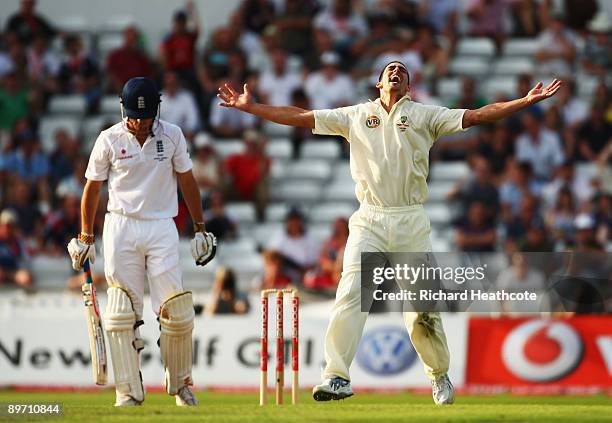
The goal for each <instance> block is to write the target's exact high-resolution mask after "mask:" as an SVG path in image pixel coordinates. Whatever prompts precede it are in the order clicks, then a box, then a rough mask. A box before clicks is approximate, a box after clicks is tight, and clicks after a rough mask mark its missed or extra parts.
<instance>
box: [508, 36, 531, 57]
mask: <svg viewBox="0 0 612 423" xmlns="http://www.w3.org/2000/svg"><path fill="white" fill-rule="evenodd" d="M537 50H538V43H536V42H535V41H534V40H533V39H529V38H511V39H509V40H506V42H505V43H504V46H503V54H504V56H533V55H534V54H535V53H536V51H537Z"/></svg>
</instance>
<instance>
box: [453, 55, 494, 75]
mask: <svg viewBox="0 0 612 423" xmlns="http://www.w3.org/2000/svg"><path fill="white" fill-rule="evenodd" d="M450 70H451V72H452V73H453V74H455V75H464V76H471V77H474V78H479V77H482V76H485V75H487V74H488V73H489V62H488V61H487V60H485V59H482V58H478V57H466V56H460V57H456V58H455V59H453V60H452V62H451V65H450Z"/></svg>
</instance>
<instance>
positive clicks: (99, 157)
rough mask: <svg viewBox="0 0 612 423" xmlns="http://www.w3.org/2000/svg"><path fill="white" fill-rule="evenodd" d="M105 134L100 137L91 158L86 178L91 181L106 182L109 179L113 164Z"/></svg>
mask: <svg viewBox="0 0 612 423" xmlns="http://www.w3.org/2000/svg"><path fill="white" fill-rule="evenodd" d="M103 134H104V133H101V134H100V135H98V139H97V140H96V142H95V144H94V146H93V149H92V150H91V155H90V156H89V163H88V164H87V170H86V171H85V177H86V178H87V179H89V180H90V181H105V180H107V179H108V172H109V169H110V165H111V162H110V155H109V149H108V145H107V143H106V137H105V136H104V135H103Z"/></svg>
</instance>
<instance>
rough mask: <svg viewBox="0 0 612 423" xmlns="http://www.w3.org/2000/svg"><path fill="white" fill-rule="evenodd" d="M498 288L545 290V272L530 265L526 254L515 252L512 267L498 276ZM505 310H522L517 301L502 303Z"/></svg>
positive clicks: (514, 290) (522, 290) (512, 257)
mask: <svg viewBox="0 0 612 423" xmlns="http://www.w3.org/2000/svg"><path fill="white" fill-rule="evenodd" d="M496 285H497V289H498V290H504V291H506V292H524V291H529V292H537V293H540V292H541V291H543V290H544V287H545V281H544V274H543V273H542V272H540V271H539V270H537V269H533V268H531V266H529V262H528V260H527V259H526V258H525V255H524V254H521V253H514V254H512V256H511V265H510V267H507V268H505V269H504V270H502V271H501V272H500V273H499V275H498V276H497V282H496ZM501 306H502V309H503V310H504V311H505V312H517V311H522V310H521V307H520V305H519V304H517V302H516V301H504V302H502V304H501Z"/></svg>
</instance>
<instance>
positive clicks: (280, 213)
mask: <svg viewBox="0 0 612 423" xmlns="http://www.w3.org/2000/svg"><path fill="white" fill-rule="evenodd" d="M289 209H291V204H287V203H271V204H268V207H266V220H267V221H268V222H282V221H283V220H285V216H287V213H288V212H289Z"/></svg>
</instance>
